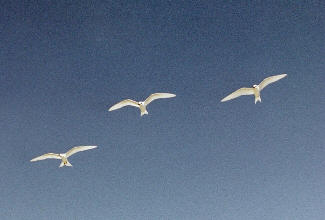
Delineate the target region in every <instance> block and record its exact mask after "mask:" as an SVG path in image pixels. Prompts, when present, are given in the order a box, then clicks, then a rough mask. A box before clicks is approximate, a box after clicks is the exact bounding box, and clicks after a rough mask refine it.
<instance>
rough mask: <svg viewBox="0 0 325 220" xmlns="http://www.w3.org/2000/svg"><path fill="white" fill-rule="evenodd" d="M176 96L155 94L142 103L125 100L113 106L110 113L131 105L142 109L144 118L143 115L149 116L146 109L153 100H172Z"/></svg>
mask: <svg viewBox="0 0 325 220" xmlns="http://www.w3.org/2000/svg"><path fill="white" fill-rule="evenodd" d="M175 96H176V95H175V94H171V93H154V94H151V95H150V96H149V97H148V98H147V99H146V100H145V101H141V102H137V101H133V100H131V99H125V100H123V101H121V102H119V103H117V104H115V105H113V106H112V107H110V109H109V110H108V111H113V110H116V109H119V108H122V107H124V106H128V105H130V106H134V107H138V108H140V112H141V116H143V115H147V114H148V112H147V109H146V107H147V105H148V104H149V103H150V102H152V101H153V100H156V99H164V98H172V97H175Z"/></svg>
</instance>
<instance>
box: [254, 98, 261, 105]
mask: <svg viewBox="0 0 325 220" xmlns="http://www.w3.org/2000/svg"><path fill="white" fill-rule="evenodd" d="M257 102H262V99H261V96H259V97H257V98H255V104H256V103H257Z"/></svg>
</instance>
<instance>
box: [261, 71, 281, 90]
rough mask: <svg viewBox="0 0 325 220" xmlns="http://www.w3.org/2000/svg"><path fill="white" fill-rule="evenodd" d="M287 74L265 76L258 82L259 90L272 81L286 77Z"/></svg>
mask: <svg viewBox="0 0 325 220" xmlns="http://www.w3.org/2000/svg"><path fill="white" fill-rule="evenodd" d="M286 76H287V74H280V75H275V76H270V77H267V78H265V79H264V80H263V81H262V82H261V83H260V84H259V87H260V91H261V90H262V89H264V88H265V87H266V86H267V85H269V84H271V83H274V82H276V81H278V80H280V79H282V78H284V77H286Z"/></svg>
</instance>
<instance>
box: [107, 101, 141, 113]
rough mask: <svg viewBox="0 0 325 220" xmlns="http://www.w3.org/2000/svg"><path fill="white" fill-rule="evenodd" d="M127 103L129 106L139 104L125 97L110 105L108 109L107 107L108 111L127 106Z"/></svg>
mask: <svg viewBox="0 0 325 220" xmlns="http://www.w3.org/2000/svg"><path fill="white" fill-rule="evenodd" d="M127 105H131V106H134V107H139V105H138V103H137V102H136V101H133V100H131V99H125V100H123V101H121V102H119V103H117V104H115V105H113V106H112V107H110V109H108V111H113V110H116V109H119V108H122V107H124V106H127Z"/></svg>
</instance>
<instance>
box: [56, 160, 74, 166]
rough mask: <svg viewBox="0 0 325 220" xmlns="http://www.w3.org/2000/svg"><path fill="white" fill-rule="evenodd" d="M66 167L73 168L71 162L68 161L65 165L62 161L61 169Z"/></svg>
mask: <svg viewBox="0 0 325 220" xmlns="http://www.w3.org/2000/svg"><path fill="white" fill-rule="evenodd" d="M64 166H67V167H72V164H71V163H70V162H69V161H66V163H64V162H63V161H61V164H60V166H59V167H64Z"/></svg>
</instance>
